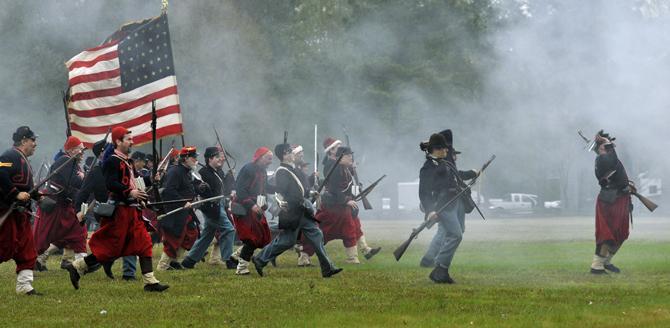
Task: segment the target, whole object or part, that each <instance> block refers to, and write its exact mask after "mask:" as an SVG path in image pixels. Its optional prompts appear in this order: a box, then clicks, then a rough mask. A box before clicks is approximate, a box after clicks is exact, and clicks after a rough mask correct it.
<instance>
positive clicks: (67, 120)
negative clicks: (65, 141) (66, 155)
mask: <svg viewBox="0 0 670 328" xmlns="http://www.w3.org/2000/svg"><path fill="white" fill-rule="evenodd" d="M61 95H62V96H63V109H64V110H65V124H66V125H67V128H66V130H65V134H66V135H67V136H68V137H69V136H71V135H72V130H70V115H69V114H68V111H67V105H68V102H70V99H69V98H70V97H69V96H68V92H67V90H63V91H61Z"/></svg>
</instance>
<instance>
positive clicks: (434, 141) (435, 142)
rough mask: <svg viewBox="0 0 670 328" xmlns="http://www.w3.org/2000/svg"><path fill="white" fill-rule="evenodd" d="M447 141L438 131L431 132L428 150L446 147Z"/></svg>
mask: <svg viewBox="0 0 670 328" xmlns="http://www.w3.org/2000/svg"><path fill="white" fill-rule="evenodd" d="M447 147H448V146H447V141H446V140H445V139H444V136H443V135H442V134H439V133H433V134H432V135H431V136H430V139H428V151H430V152H432V151H433V150H434V149H444V148H447Z"/></svg>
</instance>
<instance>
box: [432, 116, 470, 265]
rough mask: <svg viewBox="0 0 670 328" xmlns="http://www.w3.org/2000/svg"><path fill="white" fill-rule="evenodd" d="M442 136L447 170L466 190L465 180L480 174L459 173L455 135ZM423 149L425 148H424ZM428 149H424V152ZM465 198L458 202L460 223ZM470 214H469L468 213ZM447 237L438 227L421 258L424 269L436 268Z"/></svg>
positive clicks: (441, 228)
mask: <svg viewBox="0 0 670 328" xmlns="http://www.w3.org/2000/svg"><path fill="white" fill-rule="evenodd" d="M440 134H441V135H442V136H443V137H444V139H445V141H446V144H447V157H446V158H445V161H446V162H445V163H444V164H445V165H447V168H448V169H449V170H450V171H451V172H452V173H454V174H456V173H457V176H455V178H456V180H457V182H458V185H459V190H460V188H465V182H464V181H465V180H471V179H474V178H476V177H477V175H478V172H477V170H469V171H459V170H458V169H457V167H456V159H457V155H458V154H460V152H459V151H457V150H455V149H454V142H453V140H454V139H453V134H452V132H451V130H449V129H447V130H444V131H442V132H440ZM423 146H424V147H425V146H427V144H424V145H423ZM422 148H423V147H422ZM425 150H426V149H425V148H424V151H425ZM469 201H470V200H468V199H467V198H465V197H461V199H459V200H458V202H462V205H463V206H462V207H461V208H460V209H459V210H458V212H457V215H458V220H459V222H465V213H466V209H465V207H466V202H469ZM468 213H469V212H468ZM445 236H446V232H445V231H444V230H443V225H438V227H437V231H436V232H435V236H433V239H432V241H431V242H430V246H429V247H428V250H427V251H426V253H425V254H424V256H423V257H422V258H421V262H420V263H419V265H420V266H421V267H424V268H433V267H435V257H436V256H437V254H438V252H439V250H440V247H441V245H442V244H444V238H445Z"/></svg>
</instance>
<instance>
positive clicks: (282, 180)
mask: <svg viewBox="0 0 670 328" xmlns="http://www.w3.org/2000/svg"><path fill="white" fill-rule="evenodd" d="M275 155H276V156H277V158H279V160H280V161H281V165H280V166H279V168H277V170H276V171H275V182H276V188H277V189H276V191H277V192H278V193H279V195H281V196H280V198H281V199H277V202H278V203H279V206H280V208H281V210H280V213H279V229H282V230H281V231H280V233H279V235H277V236H276V237H275V239H274V240H273V241H272V243H271V244H269V245H267V246H265V248H263V250H262V251H261V252H260V254H259V255H258V256H257V257H253V258H252V260H253V262H254V266H255V267H256V271H257V272H258V274H259V275H260V276H263V268H264V267H265V266H266V265H267V264H268V263H269V262H270V261H271V260H272V259H274V258H276V257H277V256H279V255H280V254H281V253H283V252H284V251H286V250H288V249H290V248H292V247H293V245H295V243H296V240H297V238H298V235H299V234H302V235H303V236H304V238H305V239H306V240H307V242H308V243H310V244H312V246H313V247H314V248H315V249H316V254H317V256H318V257H319V264H320V265H321V275H322V276H323V277H324V278H328V277H331V276H333V275H335V274H337V273H339V272H340V271H342V269H340V268H337V267H335V265H334V264H333V263H332V261H331V260H330V259H329V258H328V254H327V253H326V249H325V248H324V246H323V234H322V232H321V230H319V227H318V225H317V224H316V222H315V219H314V208H313V207H312V204H311V203H310V201H309V200H308V199H307V198H308V197H309V196H310V192H309V189H307V188H306V187H305V186H304V180H306V179H305V178H304V177H303V178H300V177H299V176H300V173H298V169H296V168H295V163H294V162H295V156H296V155H295V154H294V153H293V151H292V149H291V145H289V144H279V145H277V146H276V147H275Z"/></svg>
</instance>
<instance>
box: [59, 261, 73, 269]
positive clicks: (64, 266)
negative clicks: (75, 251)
mask: <svg viewBox="0 0 670 328" xmlns="http://www.w3.org/2000/svg"><path fill="white" fill-rule="evenodd" d="M70 263H72V262H70V261H68V260H61V261H60V268H61V269H63V270H67V265H68V264H70Z"/></svg>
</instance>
